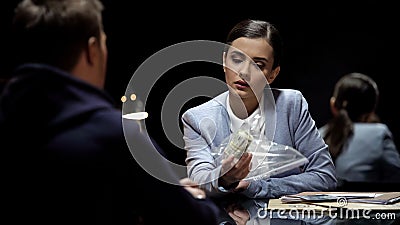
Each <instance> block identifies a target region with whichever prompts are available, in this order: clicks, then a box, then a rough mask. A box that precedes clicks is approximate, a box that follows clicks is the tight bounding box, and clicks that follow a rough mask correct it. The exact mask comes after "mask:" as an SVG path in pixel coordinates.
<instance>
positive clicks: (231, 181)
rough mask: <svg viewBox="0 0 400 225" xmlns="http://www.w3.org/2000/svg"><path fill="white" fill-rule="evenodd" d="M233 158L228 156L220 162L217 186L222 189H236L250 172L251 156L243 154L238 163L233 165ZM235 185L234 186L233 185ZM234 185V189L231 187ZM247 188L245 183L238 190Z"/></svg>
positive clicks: (246, 153)
mask: <svg viewBox="0 0 400 225" xmlns="http://www.w3.org/2000/svg"><path fill="white" fill-rule="evenodd" d="M234 159H235V158H234V157H233V156H229V157H228V158H226V159H224V160H222V169H221V174H222V176H221V177H220V178H219V185H221V186H222V187H224V188H229V189H231V188H236V187H237V186H238V184H239V183H240V182H239V181H241V180H242V179H244V178H245V177H246V176H247V175H248V174H249V172H250V163H251V159H252V154H251V153H248V152H245V153H243V155H242V157H240V159H239V161H238V162H237V163H236V164H235V163H234ZM235 183H236V185H235ZM232 185H234V187H232ZM245 186H246V188H247V186H248V182H247V183H242V186H241V187H240V188H243V187H245Z"/></svg>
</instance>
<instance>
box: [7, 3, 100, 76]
mask: <svg viewBox="0 0 400 225" xmlns="http://www.w3.org/2000/svg"><path fill="white" fill-rule="evenodd" d="M54 3H56V4H54ZM67 5H68V7H66V6H67ZM103 8H104V7H103V4H102V3H101V2H100V1H98V0H23V1H22V2H20V3H19V4H18V6H17V8H16V9H15V16H14V19H13V42H14V43H13V44H14V47H15V48H14V49H15V57H16V59H15V60H16V65H18V64H22V63H45V64H49V65H52V66H56V67H59V68H61V69H64V70H66V71H69V70H70V69H72V67H73V66H74V65H75V64H76V63H77V60H78V57H79V54H80V53H81V51H82V49H84V48H85V47H86V46H87V44H88V39H89V38H90V37H96V38H98V40H99V39H100V31H101V30H102V29H103V28H102V21H101V13H102V10H103Z"/></svg>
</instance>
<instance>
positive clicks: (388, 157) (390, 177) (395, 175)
mask: <svg viewBox="0 0 400 225" xmlns="http://www.w3.org/2000/svg"><path fill="white" fill-rule="evenodd" d="M382 140H383V152H382V156H381V161H382V162H381V163H380V165H382V180H383V181H390V182H393V181H397V182H399V181H400V155H399V151H398V150H397V148H396V145H395V143H394V141H393V138H392V133H391V132H390V130H389V129H388V128H387V126H386V125H385V132H384V135H383V138H382Z"/></svg>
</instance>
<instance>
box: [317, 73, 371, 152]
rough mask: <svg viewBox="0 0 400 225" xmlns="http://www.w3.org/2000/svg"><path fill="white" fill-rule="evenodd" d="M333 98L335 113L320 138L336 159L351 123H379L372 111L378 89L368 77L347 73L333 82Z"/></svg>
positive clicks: (346, 137) (351, 125)
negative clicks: (322, 137)
mask: <svg viewBox="0 0 400 225" xmlns="http://www.w3.org/2000/svg"><path fill="white" fill-rule="evenodd" d="M333 97H334V99H335V102H334V107H335V110H337V115H336V116H334V117H333V118H332V119H331V120H330V121H329V123H328V128H327V131H326V135H325V136H324V139H325V141H326V143H327V144H328V145H329V151H330V153H331V155H332V158H333V159H336V157H337V156H338V155H339V154H340V152H341V150H342V147H343V145H344V144H345V142H346V140H347V139H348V138H349V137H350V136H351V135H352V133H353V123H354V122H379V117H378V116H377V115H376V114H375V110H376V107H377V104H378V98H379V91H378V87H377V85H376V83H375V81H373V80H372V79H371V78H370V77H368V76H366V75H364V74H361V73H350V74H347V75H345V76H343V77H342V78H340V79H339V81H338V82H337V83H336V85H335V89H334V92H333Z"/></svg>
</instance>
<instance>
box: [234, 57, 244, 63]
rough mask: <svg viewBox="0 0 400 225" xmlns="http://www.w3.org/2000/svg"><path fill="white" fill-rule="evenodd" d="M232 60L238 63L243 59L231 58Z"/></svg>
mask: <svg viewBox="0 0 400 225" xmlns="http://www.w3.org/2000/svg"><path fill="white" fill-rule="evenodd" d="M232 62H234V63H236V64H239V63H241V62H243V60H241V59H238V58H232Z"/></svg>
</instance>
